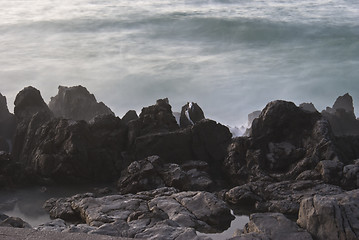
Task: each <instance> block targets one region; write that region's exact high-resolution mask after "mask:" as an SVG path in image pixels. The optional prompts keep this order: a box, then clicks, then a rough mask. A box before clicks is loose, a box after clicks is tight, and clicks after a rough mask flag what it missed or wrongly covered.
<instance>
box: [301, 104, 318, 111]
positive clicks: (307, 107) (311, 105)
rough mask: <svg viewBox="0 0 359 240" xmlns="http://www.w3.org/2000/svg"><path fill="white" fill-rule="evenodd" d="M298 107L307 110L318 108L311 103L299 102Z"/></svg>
mask: <svg viewBox="0 0 359 240" xmlns="http://www.w3.org/2000/svg"><path fill="white" fill-rule="evenodd" d="M299 107H300V108H301V109H303V110H305V111H308V112H317V111H318V110H317V109H316V108H315V106H314V104H313V103H301V104H300V105H299Z"/></svg>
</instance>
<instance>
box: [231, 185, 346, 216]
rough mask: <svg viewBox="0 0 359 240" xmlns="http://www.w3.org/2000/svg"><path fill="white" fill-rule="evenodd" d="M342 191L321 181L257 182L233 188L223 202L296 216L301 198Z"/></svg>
mask: <svg viewBox="0 0 359 240" xmlns="http://www.w3.org/2000/svg"><path fill="white" fill-rule="evenodd" d="M342 192H343V190H342V189H341V188H340V187H338V186H334V185H330V184H325V183H323V182H322V181H318V180H315V181H312V180H305V181H283V182H272V183H269V182H267V181H257V182H250V183H247V184H244V185H241V186H237V187H234V188H232V189H230V190H229V191H227V192H226V193H225V200H226V201H227V202H229V203H231V204H235V205H238V206H241V205H243V204H245V205H249V206H250V207H254V208H255V209H256V210H257V211H261V212H280V213H283V214H290V215H296V214H297V213H298V210H299V205H300V202H301V200H302V199H303V198H306V197H310V196H314V195H315V194H321V195H335V194H339V193H342Z"/></svg>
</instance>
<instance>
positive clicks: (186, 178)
mask: <svg viewBox="0 0 359 240" xmlns="http://www.w3.org/2000/svg"><path fill="white" fill-rule="evenodd" d="M207 171H208V164H207V163H206V162H201V161H192V162H187V163H185V164H183V165H178V164H175V163H167V164H165V163H164V162H163V161H162V160H161V159H160V157H158V156H151V157H147V158H146V159H143V160H140V161H134V162H132V163H131V164H130V165H129V166H128V167H127V169H126V170H125V171H123V172H122V174H121V178H120V179H119V181H118V185H117V186H118V189H119V191H120V192H121V193H137V192H140V191H145V190H153V189H156V188H159V187H164V186H166V187H175V188H177V189H179V190H182V191H189V190H195V191H198V190H210V188H211V187H212V185H213V181H212V180H211V178H210V176H209V174H208V172H207Z"/></svg>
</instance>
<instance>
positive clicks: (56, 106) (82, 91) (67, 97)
mask: <svg viewBox="0 0 359 240" xmlns="http://www.w3.org/2000/svg"><path fill="white" fill-rule="evenodd" d="M49 108H50V109H51V111H52V112H53V113H54V115H55V117H58V118H66V119H72V120H85V121H90V120H91V119H93V118H94V117H96V116H99V115H114V113H113V112H112V111H111V109H110V108H109V107H107V106H106V105H105V104H104V103H103V102H97V100H96V98H95V96H94V95H93V94H91V93H90V92H89V91H88V90H87V89H86V88H85V87H83V86H74V87H65V86H59V91H58V94H57V95H56V96H55V97H52V98H51V100H50V103H49Z"/></svg>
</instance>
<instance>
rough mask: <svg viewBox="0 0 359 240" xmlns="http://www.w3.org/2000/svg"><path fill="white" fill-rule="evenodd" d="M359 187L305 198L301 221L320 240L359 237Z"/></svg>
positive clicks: (300, 215) (301, 207)
mask: <svg viewBox="0 0 359 240" xmlns="http://www.w3.org/2000/svg"><path fill="white" fill-rule="evenodd" d="M358 202H359V190H353V191H350V192H345V193H341V194H338V195H332V196H321V195H315V196H313V197H310V198H306V199H303V200H302V202H301V204H300V210H299V217H298V221H297V223H298V224H299V225H300V226H301V227H302V228H305V229H307V231H308V232H310V233H311V234H312V235H313V236H314V237H315V238H316V239H318V240H324V239H325V240H337V239H345V240H354V239H358V238H359V220H358V219H359V207H358Z"/></svg>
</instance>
